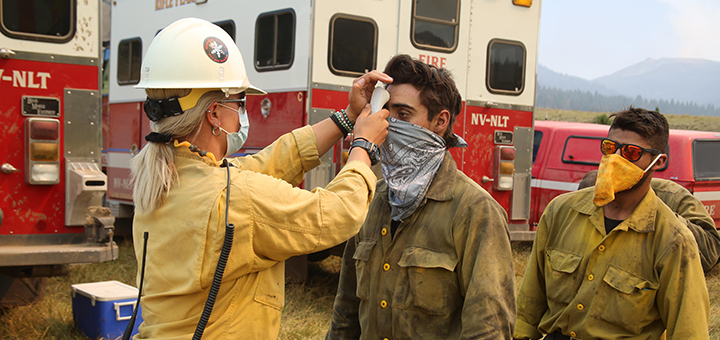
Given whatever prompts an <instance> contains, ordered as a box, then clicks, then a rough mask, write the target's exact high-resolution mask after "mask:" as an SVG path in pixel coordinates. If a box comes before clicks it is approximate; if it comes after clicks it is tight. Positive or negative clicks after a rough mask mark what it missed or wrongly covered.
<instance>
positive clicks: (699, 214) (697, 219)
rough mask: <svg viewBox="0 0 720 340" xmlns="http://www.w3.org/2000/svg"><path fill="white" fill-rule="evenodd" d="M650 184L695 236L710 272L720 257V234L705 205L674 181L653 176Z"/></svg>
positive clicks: (706, 270)
mask: <svg viewBox="0 0 720 340" xmlns="http://www.w3.org/2000/svg"><path fill="white" fill-rule="evenodd" d="M650 185H651V186H652V188H653V190H654V191H655V194H656V195H657V197H658V198H660V199H661V200H662V201H663V202H665V204H667V206H668V207H669V208H670V210H672V211H674V212H676V213H677V216H678V218H680V220H681V221H682V222H683V223H685V224H686V225H687V227H688V229H690V232H692V234H693V236H695V242H697V245H698V250H699V251H700V262H701V263H702V266H703V270H704V271H705V272H706V273H707V272H709V271H710V270H711V269H712V268H713V267H714V266H715V264H716V263H717V262H718V257H720V234H718V231H717V229H716V228H715V221H714V220H713V218H712V217H711V216H710V214H708V212H707V210H705V206H704V205H703V204H702V202H701V201H700V200H699V199H697V197H695V196H693V195H692V194H691V193H690V192H689V191H688V190H687V189H685V188H683V187H682V186H681V185H680V184H677V183H675V182H673V181H669V180H666V179H660V178H653V179H652V181H651V182H650Z"/></svg>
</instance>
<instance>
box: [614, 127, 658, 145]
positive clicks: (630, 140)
mask: <svg viewBox="0 0 720 340" xmlns="http://www.w3.org/2000/svg"><path fill="white" fill-rule="evenodd" d="M608 138H609V139H612V140H614V141H616V142H618V143H620V144H635V145H639V146H642V147H644V148H650V147H651V145H650V143H649V142H648V141H647V140H646V139H645V138H644V137H643V136H641V135H640V134H638V133H637V132H634V131H630V130H623V129H618V128H615V129H611V130H610V131H608Z"/></svg>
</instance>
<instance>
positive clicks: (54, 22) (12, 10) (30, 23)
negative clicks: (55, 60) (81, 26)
mask: <svg viewBox="0 0 720 340" xmlns="http://www.w3.org/2000/svg"><path fill="white" fill-rule="evenodd" d="M0 6H1V7H0V9H2V11H1V12H2V17H1V18H0V31H2V33H3V34H4V35H6V36H8V37H11V38H15V39H24V40H34V41H46V42H54V43H66V42H68V41H70V40H71V39H72V38H73V37H74V36H75V7H76V6H75V0H0Z"/></svg>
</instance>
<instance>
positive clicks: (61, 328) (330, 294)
mask: <svg viewBox="0 0 720 340" xmlns="http://www.w3.org/2000/svg"><path fill="white" fill-rule="evenodd" d="M599 115H602V113H594V112H578V111H562V110H547V109H538V110H537V112H536V118H537V119H546V118H547V119H548V120H560V121H578V122H593V120H594V119H596V117H597V116H599ZM606 115H607V113H606ZM666 117H667V118H668V121H669V122H670V126H671V128H675V129H689V130H704V131H717V132H720V117H697V116H678V115H667V116H666ZM119 251H120V256H119V259H118V260H117V261H114V262H109V263H100V264H89V265H73V266H71V269H70V273H69V275H68V276H63V277H53V278H49V279H48V284H47V290H46V296H45V299H44V300H42V301H40V302H39V303H36V304H33V305H30V306H24V307H18V308H11V309H7V310H0V318H1V319H2V322H0V339H9V340H11V339H58V340H60V339H73V340H74V339H85V337H84V336H83V334H82V333H81V332H80V331H79V330H77V329H76V328H75V327H74V325H73V319H72V307H71V296H70V295H71V288H70V286H71V285H73V284H77V283H87V282H98V281H107V280H117V281H120V282H124V283H127V284H130V285H133V286H135V272H136V269H137V265H136V262H135V257H134V254H133V249H132V245H131V244H130V243H129V242H125V243H120V244H119ZM529 252H530V243H514V244H513V255H514V260H515V277H516V285H519V283H520V281H521V280H522V274H523V273H524V271H525V266H526V262H527V257H528V254H529ZM718 267H719V268H715V269H714V270H713V271H712V272H711V273H710V274H708V275H707V276H706V282H707V287H708V291H709V293H710V303H711V316H710V335H711V336H710V338H711V339H718V340H720V266H718ZM339 269H340V259H339V258H337V257H332V256H331V257H330V258H328V259H326V260H324V261H322V262H318V263H311V264H310V268H309V270H310V273H309V278H308V281H307V282H306V283H304V284H288V285H287V286H286V299H285V308H284V309H283V317H282V323H281V327H280V336H279V339H283V340H286V339H322V338H323V337H324V334H325V332H326V330H327V326H328V323H329V321H330V315H331V310H332V303H333V299H334V297H335V291H336V287H337V282H338V272H339Z"/></svg>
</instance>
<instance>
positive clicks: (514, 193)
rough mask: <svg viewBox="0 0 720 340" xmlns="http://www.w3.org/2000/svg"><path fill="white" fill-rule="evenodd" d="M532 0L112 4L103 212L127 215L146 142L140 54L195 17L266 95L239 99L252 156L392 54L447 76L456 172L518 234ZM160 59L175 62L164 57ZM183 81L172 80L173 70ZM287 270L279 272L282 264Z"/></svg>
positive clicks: (329, 163) (531, 86) (534, 31)
mask: <svg viewBox="0 0 720 340" xmlns="http://www.w3.org/2000/svg"><path fill="white" fill-rule="evenodd" d="M540 5H541V2H540V1H539V0H535V1H532V0H499V1H480V0H464V1H463V0H433V1H423V0H387V1H377V0H353V1H350V0H343V1H339V0H313V1H289V0H270V1H232V0H202V1H201V0H195V1H192V0H157V1H149V0H124V1H117V2H113V7H112V22H111V37H112V42H111V51H112V52H111V57H110V60H111V63H110V64H111V66H110V94H109V114H108V116H109V123H108V126H109V147H108V149H107V150H106V155H105V158H106V159H107V161H106V165H107V175H108V180H109V182H108V202H109V204H110V207H111V210H112V211H113V212H114V213H115V214H117V216H118V217H119V218H129V217H130V216H131V214H132V210H133V209H132V202H131V199H132V185H131V181H130V159H131V158H132V157H133V155H134V154H135V153H137V151H138V150H139V149H141V148H142V147H143V146H144V145H145V143H146V142H145V140H144V138H143V137H144V136H145V135H147V134H148V133H149V132H150V129H149V122H148V120H147V117H146V116H145V114H144V113H143V111H142V110H143V109H142V106H143V105H142V103H143V101H144V100H145V94H144V92H143V91H142V90H138V89H135V88H133V86H134V85H135V84H137V83H138V82H139V81H140V77H141V74H142V72H141V70H140V64H141V60H142V57H143V53H144V51H145V50H146V49H147V47H148V45H149V44H150V42H151V41H152V39H153V37H154V36H155V35H156V34H157V32H159V31H160V30H161V29H162V28H163V27H165V26H167V25H168V24H170V23H172V22H173V21H175V20H177V19H180V18H183V17H198V18H202V19H205V20H208V21H211V22H213V23H215V24H217V25H218V26H220V27H222V28H223V29H225V30H226V31H227V32H228V33H229V34H230V36H231V37H233V39H235V42H236V44H237V45H238V47H239V49H240V51H241V52H242V54H243V57H244V60H245V63H246V68H247V73H248V77H249V79H250V80H251V81H252V82H253V84H255V85H256V86H258V87H260V88H262V89H263V90H265V91H267V92H268V94H267V95H264V96H249V97H248V99H247V107H248V112H249V118H250V127H251V128H250V135H249V138H248V140H247V142H246V143H245V147H244V149H243V150H241V151H240V153H238V154H236V155H235V156H240V155H242V154H252V153H255V152H257V151H259V150H261V149H262V148H263V147H265V146H267V145H269V144H270V143H271V142H272V141H274V140H275V139H276V138H278V137H279V136H280V135H282V134H284V133H287V132H289V131H291V130H292V129H295V128H298V127H301V126H303V125H305V124H313V123H315V122H318V121H320V120H322V119H324V118H326V117H328V116H329V115H330V114H331V113H332V112H333V111H335V110H338V109H341V108H345V107H346V106H347V98H348V91H349V89H350V86H351V84H352V80H353V79H354V78H356V77H358V76H360V75H362V74H363V73H365V72H367V71H368V70H374V69H379V70H382V69H383V68H384V65H385V63H386V62H387V61H388V60H389V59H390V58H391V57H392V56H394V55H395V54H398V53H406V54H409V55H410V56H412V57H414V58H417V59H419V60H421V61H424V62H426V63H428V64H433V65H436V66H438V67H442V68H447V69H449V70H450V71H452V73H453V74H454V77H455V81H456V83H457V86H458V88H459V90H460V92H461V94H462V96H463V103H464V106H463V111H462V112H461V114H460V116H459V117H458V119H457V122H456V124H455V126H454V132H455V133H457V134H459V135H461V136H462V137H463V138H464V139H465V140H466V141H467V142H468V143H469V145H470V146H469V147H468V148H464V149H453V150H452V155H453V157H454V159H455V160H456V162H457V164H458V167H459V168H460V169H461V170H463V171H464V172H465V173H466V174H467V175H468V176H470V177H471V178H473V179H474V180H475V181H477V183H479V184H480V185H481V186H483V187H484V188H485V189H486V190H487V191H488V192H490V193H491V194H492V195H493V197H495V199H496V200H497V201H498V202H500V204H501V205H502V206H503V207H504V208H505V209H506V210H507V211H508V215H509V218H510V224H511V225H513V229H514V230H518V231H527V230H529V224H528V217H529V211H530V187H531V170H530V168H531V162H532V142H533V131H532V127H533V111H534V103H535V88H536V84H535V83H536V68H537V50H538V31H539V29H538V28H539V23H540ZM167 57H168V58H177V57H179V56H172V55H168V56H167ZM178 72H182V70H178ZM346 147H347V144H343V143H338V144H337V145H336V146H335V148H334V149H333V150H331V151H330V152H328V153H327V154H326V155H323V156H322V157H321V158H322V160H323V164H322V165H321V166H319V167H318V168H317V169H314V170H313V171H312V172H310V173H308V174H307V175H306V178H305V182H304V187H305V188H307V189H311V188H314V187H317V186H324V185H325V184H327V183H328V182H329V181H330V180H331V179H332V178H333V176H334V175H335V174H336V173H337V171H339V169H340V168H341V166H342V158H343V157H342V154H343V151H346ZM288 267H290V266H288Z"/></svg>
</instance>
